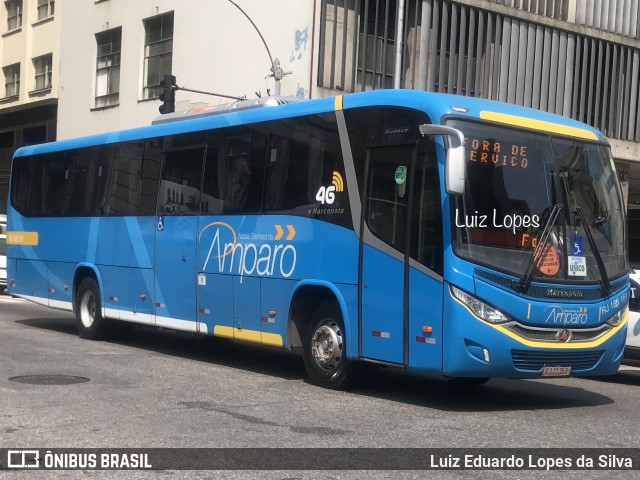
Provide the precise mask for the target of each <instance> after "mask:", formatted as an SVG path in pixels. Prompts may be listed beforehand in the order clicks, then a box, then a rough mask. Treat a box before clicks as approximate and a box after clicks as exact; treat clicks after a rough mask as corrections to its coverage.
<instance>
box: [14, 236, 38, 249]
mask: <svg viewBox="0 0 640 480" xmlns="http://www.w3.org/2000/svg"><path fill="white" fill-rule="evenodd" d="M38 241H39V237H38V232H7V245H30V246H32V247H35V246H37V245H38Z"/></svg>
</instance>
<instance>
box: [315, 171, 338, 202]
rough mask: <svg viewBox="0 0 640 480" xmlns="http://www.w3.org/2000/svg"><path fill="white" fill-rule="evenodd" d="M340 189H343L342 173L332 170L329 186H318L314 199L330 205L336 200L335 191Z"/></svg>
mask: <svg viewBox="0 0 640 480" xmlns="http://www.w3.org/2000/svg"><path fill="white" fill-rule="evenodd" d="M342 191H344V180H343V179H342V175H340V173H339V172H333V178H332V181H331V186H329V187H325V186H324V185H323V186H322V187H320V189H319V190H318V193H317V194H316V200H317V201H318V202H320V203H321V204H322V205H325V204H326V205H331V204H333V202H335V201H336V192H342Z"/></svg>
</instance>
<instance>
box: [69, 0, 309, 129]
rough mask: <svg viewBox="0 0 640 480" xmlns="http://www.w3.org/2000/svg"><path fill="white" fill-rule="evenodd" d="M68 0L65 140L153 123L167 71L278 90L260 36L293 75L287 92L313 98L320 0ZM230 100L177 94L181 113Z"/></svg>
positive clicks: (202, 86)
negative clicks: (316, 1)
mask: <svg viewBox="0 0 640 480" xmlns="http://www.w3.org/2000/svg"><path fill="white" fill-rule="evenodd" d="M60 3H63V4H64V6H63V7H62V8H65V9H69V8H70V4H73V11H70V10H69V11H68V12H67V11H65V12H64V13H65V15H64V16H63V18H62V22H63V24H62V29H63V31H64V32H65V35H63V37H62V52H63V58H64V68H63V69H62V72H61V77H60V81H61V83H62V85H63V86H64V91H63V92H62V93H61V96H60V101H59V111H58V120H59V125H58V127H59V128H58V137H59V138H69V137H75V136H79V135H86V134H91V133H97V132H105V131H110V130H117V129H123V128H131V127H137V126H142V125H148V124H149V123H150V122H151V121H152V120H153V119H154V118H155V117H157V116H158V115H159V112H158V107H159V106H160V101H159V100H158V95H159V93H160V92H161V88H160V87H159V86H158V84H159V82H160V80H162V78H163V76H164V75H165V74H173V75H175V76H176V78H177V84H178V85H179V86H181V87H186V88H189V89H192V90H200V91H206V92H213V93H218V94H220V95H226V96H232V97H243V96H246V97H247V98H254V97H255V96H256V92H257V93H258V94H261V95H267V94H268V92H270V93H271V94H274V93H275V83H274V79H273V78H269V77H268V75H270V73H271V71H270V70H271V65H272V64H271V60H270V56H269V53H268V51H267V48H265V45H264V44H263V42H262V40H261V38H260V34H261V35H262V36H263V37H264V39H265V42H266V44H267V46H268V49H269V52H270V53H271V57H272V58H273V59H274V61H275V59H276V58H277V59H278V60H279V61H280V62H281V63H282V65H283V66H284V67H285V70H287V71H291V72H292V73H291V74H289V75H285V77H284V78H283V80H282V82H281V87H282V93H283V94H285V95H297V96H300V97H307V98H308V97H309V90H310V88H311V81H312V78H311V71H312V69H311V52H312V42H311V30H312V28H313V26H312V23H313V13H314V12H313V2H307V1H300V0H279V1H278V2H272V1H269V2H265V1H264V0H238V1H237V2H235V3H237V5H238V6H240V7H241V8H242V11H241V10H240V9H238V8H237V7H236V6H235V5H234V4H233V3H232V2H229V1H227V0H216V1H211V0H189V1H187V2H185V1H179V0H136V1H129V0H102V1H97V2H93V1H82V2H69V0H66V1H62V2H60ZM243 11H244V12H245V13H246V15H248V17H249V18H250V19H251V21H253V22H254V23H255V25H256V27H257V28H258V31H259V32H260V34H259V33H258V31H256V29H255V28H254V27H253V25H252V24H251V21H250V20H249V19H248V18H247V16H245V14H243ZM65 17H66V19H65ZM79 18H81V19H82V21H81V22H79V21H78V19H79ZM230 101H232V100H230V99H228V98H225V97H221V96H211V95H204V94H197V93H193V92H187V91H178V92H177V93H176V109H177V110H185V109H189V108H195V107H198V106H204V105H211V104H218V103H228V102H230Z"/></svg>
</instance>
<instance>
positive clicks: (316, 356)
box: [302, 301, 353, 390]
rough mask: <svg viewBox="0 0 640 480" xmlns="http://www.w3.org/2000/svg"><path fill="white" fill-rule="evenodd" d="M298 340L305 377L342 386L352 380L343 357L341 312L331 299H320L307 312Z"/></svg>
mask: <svg viewBox="0 0 640 480" xmlns="http://www.w3.org/2000/svg"><path fill="white" fill-rule="evenodd" d="M303 337H304V338H303V341H302V346H303V348H302V351H303V353H302V357H303V359H304V366H305V369H306V370H307V374H308V375H309V380H311V383H313V384H314V385H318V386H319V387H324V388H330V389H334V390H338V389H343V388H346V387H347V386H348V384H349V383H350V381H351V380H352V377H353V374H352V370H353V365H352V364H351V362H348V361H347V356H346V336H345V333H344V322H343V320H342V313H341V312H340V309H339V308H338V306H337V305H336V304H335V303H334V302H330V301H325V302H322V303H321V304H320V305H319V306H318V308H316V310H315V311H314V313H313V314H312V315H311V320H310V322H309V323H307V325H306V328H305V331H304V334H303Z"/></svg>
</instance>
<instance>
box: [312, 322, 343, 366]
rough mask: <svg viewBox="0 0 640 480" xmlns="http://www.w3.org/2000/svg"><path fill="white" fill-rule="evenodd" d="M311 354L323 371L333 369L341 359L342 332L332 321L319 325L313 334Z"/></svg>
mask: <svg viewBox="0 0 640 480" xmlns="http://www.w3.org/2000/svg"><path fill="white" fill-rule="evenodd" d="M311 353H312V355H313V358H315V360H316V363H317V364H318V366H320V368H322V369H323V370H327V371H331V370H333V369H335V368H336V367H337V366H338V364H339V363H340V359H341V358H342V331H341V330H340V328H339V327H338V324H337V323H336V322H334V321H333V320H327V321H326V322H324V323H321V324H320V325H318V327H317V328H316V330H315V332H313V338H312V340H311Z"/></svg>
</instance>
